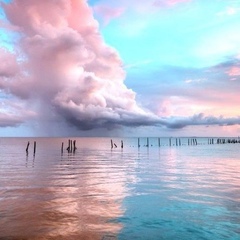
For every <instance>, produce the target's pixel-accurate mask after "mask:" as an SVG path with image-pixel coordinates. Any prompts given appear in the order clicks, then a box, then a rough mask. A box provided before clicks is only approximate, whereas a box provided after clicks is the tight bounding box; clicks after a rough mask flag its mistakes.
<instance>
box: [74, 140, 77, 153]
mask: <svg viewBox="0 0 240 240" xmlns="http://www.w3.org/2000/svg"><path fill="white" fill-rule="evenodd" d="M76 150H77V147H76V140H74V141H73V152H75V151H76Z"/></svg>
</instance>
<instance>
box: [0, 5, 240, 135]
mask: <svg viewBox="0 0 240 240" xmlns="http://www.w3.org/2000/svg"><path fill="white" fill-rule="evenodd" d="M26 1H27V2H29V4H33V2H32V1H31V0H26ZM5 2H7V1H5ZM13 2H15V1H13ZM16 2H18V1H16ZM65 2H66V4H67V3H69V2H72V3H73V2H77V1H76V0H72V1H70V0H69V1H67V0H66V1H65ZM87 3H88V4H89V9H90V12H89V13H88V14H89V17H91V18H92V16H90V15H91V14H93V17H94V18H95V20H94V21H95V22H94V21H92V22H91V23H92V24H93V25H94V27H96V29H97V30H96V31H98V35H99V36H100V37H101V38H102V40H101V41H102V42H104V45H106V46H107V47H109V48H112V49H113V51H114V54H116V56H118V57H117V58H119V60H120V65H121V67H122V69H123V71H124V79H123V80H124V85H125V86H126V87H127V88H128V89H129V91H130V90H131V91H133V92H134V94H135V95H134V96H135V97H134V98H135V100H134V101H136V104H137V105H138V106H139V107H140V108H141V109H143V110H144V111H146V112H150V113H149V114H150V115H151V114H153V115H154V117H153V118H154V119H155V117H156V118H159V121H160V122H161V124H160V125H159V124H155V120H153V122H154V123H153V125H152V126H149V125H151V124H150V123H149V121H148V120H149V119H148V120H147V122H146V124H142V117H143V116H141V121H139V119H138V118H137V119H136V122H141V124H140V125H141V126H138V127H137V129H138V132H139V134H141V135H146V134H147V133H148V134H149V133H150V134H151V135H154V134H156V133H157V134H162V135H191V134H194V135H235V134H237V135H240V127H239V124H240V111H239V108H238V106H239V104H240V99H239V97H238V92H239V90H240V33H239V31H238V29H240V1H236V0H212V1H205V0H152V1H137V0H132V1H126V0H119V1H115V2H112V1H107V0H97V1H94V0H90V1H88V2H87ZM9 4H10V5H11V3H9ZM20 5H21V4H20V3H19V6H20ZM21 7H22V6H21ZM38 7H39V6H38ZM5 9H6V8H5ZM22 9H24V8H23V7H22ZM39 9H40V7H39ZM12 11H13V10H12ZM39 11H40V10H39ZM0 12H1V19H2V22H5V25H6V23H8V24H9V26H11V27H9V26H7V27H6V26H5V27H3V28H2V30H1V32H0V33H1V37H0V42H1V45H2V48H4V49H7V50H8V51H10V52H15V53H16V51H18V53H19V51H22V52H23V53H24V51H23V49H22V48H21V45H19V43H20V42H21V41H25V35H26V34H28V33H27V32H21V30H20V31H15V30H12V29H14V28H13V27H16V26H17V25H18V23H17V22H16V21H15V22H14V18H13V16H11V12H6V15H4V14H3V10H2V9H1V11H0ZM46 21H47V20H46ZM46 21H45V22H46ZM78 21H79V22H81V14H80V12H79V20H78ZM17 27H19V26H17ZM22 29H24V28H22ZM24 34H25V35H24ZM79 34H82V33H81V32H79ZM28 37H29V36H28ZM82 37H83V38H84V37H85V36H82ZM99 46H100V45H99ZM25 51H26V50H25ZM24 56H25V57H26V58H28V57H29V59H30V56H27V55H26V53H25V55H24ZM114 59H115V60H116V57H115V58H114ZM29 61H30V60H29ZM117 61H118V60H117ZM17 62H19V56H18V60H17ZM114 66H115V65H114ZM95 74H96V73H95ZM116 75H117V74H116ZM5 81H6V79H5ZM125 86H124V87H123V88H125ZM128 94H129V92H128ZM2 95H3V96H7V97H8V98H9V99H11V97H12V98H16V97H17V96H16V95H15V96H13V95H14V94H10V95H9V94H7V91H4V90H2ZM97 95H99V92H98V94H97ZM23 105H24V104H23ZM33 105H34V106H35V105H36V102H35V103H34V104H33ZM121 106H122V105H121ZM3 110H4V109H2V111H3ZM32 110H33V112H34V111H35V110H36V109H35V108H33V109H32ZM125 110H126V109H125ZM5 111H6V109H5ZM131 111H132V112H133V113H134V114H135V112H134V111H135V110H131ZM136 111H137V112H139V111H140V112H141V110H136ZM33 115H34V114H33ZM150 115H149V116H150ZM131 118H132V117H131ZM24 119H25V117H24ZM26 119H28V118H27V117H26ZM196 119H197V120H196ZM34 121H36V122H37V119H35V120H34ZM67 121H68V120H67ZM108 121H109V119H108ZM111 121H112V119H111ZM122 121H123V122H122ZM23 122H24V123H23V124H20V125H19V126H17V127H16V128H15V127H11V128H10V130H9V127H7V128H5V127H3V128H2V129H0V132H2V133H4V135H6V134H7V133H9V131H10V132H11V131H12V130H14V131H15V130H16V129H18V132H19V135H21V134H22V130H21V129H24V131H25V128H28V129H29V130H28V134H33V135H34V134H39V133H34V131H32V130H31V127H30V126H32V124H33V122H32V120H31V119H30V120H26V121H25V120H24V121H23ZM74 122H75V121H74ZM150 122H152V120H151V121H150ZM111 123H112V122H111ZM162 123H163V124H162ZM121 124H123V125H124V127H123V128H121V129H115V128H112V129H110V130H109V129H108V132H109V135H114V134H116V135H119V134H120V135H121V134H122V135H126V134H129V135H133V134H134V133H136V130H135V128H131V127H128V126H127V125H128V124H127V122H126V121H125V120H121V123H120V125H121ZM132 124H133V123H131V124H129V126H132ZM33 125H34V124H33ZM83 125H84V124H83ZM144 125H145V126H144ZM70 128H71V127H70ZM6 129H7V130H6ZM67 129H68V128H67ZM103 129H104V127H103V128H102V130H99V129H90V131H88V133H86V132H85V131H84V133H83V135H88V134H89V135H94V134H96V135H98V134H99V135H102V132H105V131H104V130H103ZM80 130H81V129H80ZM101 131H102V132H101ZM6 132H7V133H6ZM66 132H67V131H66ZM53 134H55V133H53ZM56 134H57V135H58V131H57V130H56ZM79 134H80V135H81V134H82V133H81V132H80V133H79Z"/></svg>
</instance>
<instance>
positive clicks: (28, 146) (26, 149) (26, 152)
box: [26, 142, 30, 155]
mask: <svg viewBox="0 0 240 240" xmlns="http://www.w3.org/2000/svg"><path fill="white" fill-rule="evenodd" d="M29 145H30V142H28V143H27V147H26V154H27V155H28V147H29Z"/></svg>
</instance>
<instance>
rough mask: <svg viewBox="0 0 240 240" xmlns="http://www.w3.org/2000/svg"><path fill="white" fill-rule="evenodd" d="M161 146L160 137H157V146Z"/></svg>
mask: <svg viewBox="0 0 240 240" xmlns="http://www.w3.org/2000/svg"><path fill="white" fill-rule="evenodd" d="M160 146H161V140H160V138H158V147H160Z"/></svg>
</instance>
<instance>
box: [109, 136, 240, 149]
mask: <svg viewBox="0 0 240 240" xmlns="http://www.w3.org/2000/svg"><path fill="white" fill-rule="evenodd" d="M207 139H208V144H215V143H217V144H225V143H240V138H238V139H229V138H228V139H225V138H217V139H216V138H207ZM198 144H204V143H199V142H198V140H197V138H188V139H187V144H186V143H182V140H181V138H169V141H168V146H170V147H171V146H182V145H188V146H190V145H198ZM137 146H138V148H140V147H141V144H140V138H138V143H137ZM142 146H143V147H150V144H149V138H147V139H146V144H143V145H142ZM151 146H153V145H151ZM158 146H159V147H161V146H162V145H161V138H158ZM113 148H117V144H116V143H114V142H113V140H112V139H111V149H113ZM121 148H123V140H121Z"/></svg>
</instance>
